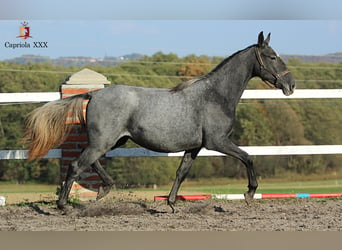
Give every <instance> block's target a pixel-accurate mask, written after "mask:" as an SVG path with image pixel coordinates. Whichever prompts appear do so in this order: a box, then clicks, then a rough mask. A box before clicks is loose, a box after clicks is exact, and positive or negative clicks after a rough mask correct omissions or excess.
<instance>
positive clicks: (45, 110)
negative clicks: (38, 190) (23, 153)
mask: <svg viewBox="0 0 342 250" xmlns="http://www.w3.org/2000/svg"><path fill="white" fill-rule="evenodd" d="M88 98H89V95H88V94H81V95H76V96H72V97H69V98H65V99H61V100H57V101H53V102H49V103H46V104H45V105H43V106H41V107H39V108H37V109H35V110H33V111H32V112H31V113H30V114H29V115H28V117H27V118H26V130H25V137H24V139H23V141H24V142H28V149H29V151H28V160H29V161H32V160H34V159H36V158H41V157H43V156H44V155H46V154H47V153H48V151H49V150H50V149H51V148H53V147H58V146H59V145H60V144H62V142H63V141H64V140H65V139H66V137H67V135H68V134H69V133H70V131H71V129H72V124H73V123H75V122H76V121H79V122H80V123H81V124H82V125H84V124H85V118H84V115H83V100H85V99H88Z"/></svg>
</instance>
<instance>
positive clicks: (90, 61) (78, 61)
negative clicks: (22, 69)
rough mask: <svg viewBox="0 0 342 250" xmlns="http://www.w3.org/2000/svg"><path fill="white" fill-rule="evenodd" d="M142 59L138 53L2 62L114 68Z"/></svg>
mask: <svg viewBox="0 0 342 250" xmlns="http://www.w3.org/2000/svg"><path fill="white" fill-rule="evenodd" d="M142 57H143V55H141V54H138V53H132V54H129V55H123V56H119V57H112V56H111V57H108V56H106V57H104V58H93V57H84V56H69V57H59V58H56V59H52V58H50V57H47V56H38V55H23V56H20V57H16V58H13V59H8V60H4V61H5V62H8V63H18V64H27V63H51V64H55V65H61V66H87V65H101V66H115V65H117V64H119V63H122V62H125V61H128V60H138V59H140V58H142Z"/></svg>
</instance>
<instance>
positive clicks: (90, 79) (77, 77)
mask: <svg viewBox="0 0 342 250" xmlns="http://www.w3.org/2000/svg"><path fill="white" fill-rule="evenodd" d="M105 84H110V82H109V81H108V80H107V78H106V77H105V76H103V75H101V74H99V73H97V72H95V71H93V70H90V69H87V68H85V69H83V70H81V71H79V72H76V73H74V74H72V75H71V76H69V77H68V78H67V79H66V80H65V82H64V83H62V84H61V87H60V92H61V97H62V98H66V97H69V96H72V95H77V94H82V93H86V92H89V91H92V90H97V89H102V88H104V85H105ZM87 103H88V100H85V101H84V103H83V108H84V110H83V112H84V114H85V112H86V106H87ZM86 146H87V133H86V131H85V129H84V128H82V127H81V126H80V125H79V124H75V125H74V128H73V130H72V131H71V133H70V134H69V136H68V137H67V138H66V140H65V142H64V143H63V144H62V145H61V149H62V158H61V164H60V166H61V168H60V180H61V183H63V181H64V180H65V178H66V174H67V171H68V168H69V164H70V163H71V162H72V161H73V160H75V158H77V157H78V156H79V155H80V153H81V152H82V150H83V149H84V148H85V147H86ZM100 162H101V164H105V158H104V157H102V158H101V159H100ZM100 184H101V179H100V177H99V176H98V175H97V173H96V172H95V171H93V170H92V169H91V168H88V169H86V170H85V171H84V172H83V173H82V174H81V175H80V178H79V180H77V181H75V182H74V184H73V186H72V189H71V192H70V196H71V197H72V196H74V197H75V198H77V199H79V200H80V201H88V200H95V199H96V196H97V191H98V187H99V185H100Z"/></svg>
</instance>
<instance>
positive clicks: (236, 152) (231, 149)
mask: <svg viewBox="0 0 342 250" xmlns="http://www.w3.org/2000/svg"><path fill="white" fill-rule="evenodd" d="M208 149H211V150H216V151H219V152H221V153H224V154H227V155H229V156H232V157H234V158H237V159H239V160H240V161H241V162H242V163H243V164H244V165H245V166H246V169H247V176H248V191H247V192H245V193H244V196H245V200H246V202H247V204H250V202H251V201H252V200H253V197H254V194H255V192H256V190H257V188H258V182H257V179H256V175H255V171H254V166H253V161H252V159H251V157H250V156H249V155H248V154H247V153H246V152H245V151H243V150H242V149H240V148H239V147H238V146H236V145H235V144H234V143H233V142H231V141H229V140H228V141H226V140H225V141H222V140H217V141H215V143H214V144H213V145H211V146H210V148H208Z"/></svg>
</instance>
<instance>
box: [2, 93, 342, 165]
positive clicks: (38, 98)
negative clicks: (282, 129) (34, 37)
mask: <svg viewBox="0 0 342 250" xmlns="http://www.w3.org/2000/svg"><path fill="white" fill-rule="evenodd" d="M312 98H324V99H326V98H342V89H297V90H296V91H295V92H294V94H293V95H291V96H284V95H283V94H282V92H281V90H245V91H244V93H243V95H242V97H241V99H312ZM58 99H60V93H59V92H45V93H0V104H16V103H37V102H49V101H54V100H58ZM241 149H243V150H245V151H246V152H247V153H249V154H250V155H312V154H342V145H300V146H246V147H241ZM183 153H184V152H178V153H158V152H154V151H151V150H147V149H144V148H118V149H115V150H112V151H109V152H107V153H106V157H153V156H169V157H170V156H171V157H172V156H173V157H175V156H176V157H177V156H182V155H183ZM199 156H223V154H221V153H219V152H215V151H209V150H205V149H203V150H201V152H200V153H199ZM61 157H62V155H61V150H60V149H52V150H50V151H49V153H48V154H47V155H46V156H45V157H44V158H61ZM26 158H27V150H0V160H11V159H26Z"/></svg>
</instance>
